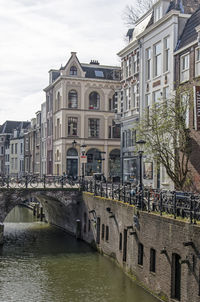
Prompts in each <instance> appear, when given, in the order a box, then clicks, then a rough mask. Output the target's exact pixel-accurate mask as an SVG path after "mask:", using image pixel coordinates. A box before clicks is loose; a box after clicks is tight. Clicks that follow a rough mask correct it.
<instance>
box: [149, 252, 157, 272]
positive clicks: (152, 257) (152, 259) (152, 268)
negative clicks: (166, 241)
mask: <svg viewBox="0 0 200 302" xmlns="http://www.w3.org/2000/svg"><path fill="white" fill-rule="evenodd" d="M150 272H153V273H155V272H156V250H154V249H153V248H151V249H150Z"/></svg>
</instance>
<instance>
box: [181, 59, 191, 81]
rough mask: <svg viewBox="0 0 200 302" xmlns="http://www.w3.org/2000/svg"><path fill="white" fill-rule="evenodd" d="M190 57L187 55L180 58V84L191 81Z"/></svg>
mask: <svg viewBox="0 0 200 302" xmlns="http://www.w3.org/2000/svg"><path fill="white" fill-rule="evenodd" d="M189 66H190V55H189V53H186V54H184V55H182V56H181V57H180V82H181V83H182V82H186V81H189V78H190V69H189Z"/></svg>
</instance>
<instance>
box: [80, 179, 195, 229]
mask: <svg viewBox="0 0 200 302" xmlns="http://www.w3.org/2000/svg"><path fill="white" fill-rule="evenodd" d="M80 184H81V188H82V190H83V191H87V192H90V193H93V194H94V195H95V196H100V197H105V198H110V199H113V200H118V201H121V202H124V203H128V204H130V205H135V206H136V207H137V208H138V209H140V210H142V211H147V212H156V213H159V214H160V215H161V216H162V215H164V214H167V215H168V216H169V217H173V218H174V219H176V218H177V217H180V218H183V219H184V218H186V219H189V221H190V223H194V224H196V221H200V194H194V193H192V192H179V191H169V190H154V189H150V188H144V190H142V191H141V192H140V191H139V189H138V188H137V187H135V186H133V185H131V184H129V185H123V186H122V185H120V184H114V183H106V182H104V183H103V182H97V181H82V182H81V183H80Z"/></svg>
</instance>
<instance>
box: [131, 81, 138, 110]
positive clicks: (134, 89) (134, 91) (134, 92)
mask: <svg viewBox="0 0 200 302" xmlns="http://www.w3.org/2000/svg"><path fill="white" fill-rule="evenodd" d="M132 92H133V93H132V108H135V107H136V98H137V96H136V94H137V85H136V84H135V85H133V87H132Z"/></svg>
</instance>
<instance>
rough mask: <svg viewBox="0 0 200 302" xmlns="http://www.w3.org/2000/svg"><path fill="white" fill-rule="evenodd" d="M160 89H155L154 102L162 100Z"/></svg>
mask: <svg viewBox="0 0 200 302" xmlns="http://www.w3.org/2000/svg"><path fill="white" fill-rule="evenodd" d="M160 92H161V91H160V89H158V90H155V91H153V103H154V104H155V103H158V102H159V101H160V100H161V94H160ZM157 94H159V97H158V98H157V97H156V96H157Z"/></svg>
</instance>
